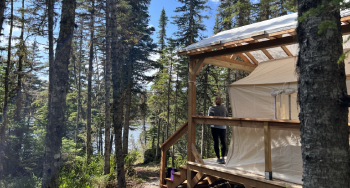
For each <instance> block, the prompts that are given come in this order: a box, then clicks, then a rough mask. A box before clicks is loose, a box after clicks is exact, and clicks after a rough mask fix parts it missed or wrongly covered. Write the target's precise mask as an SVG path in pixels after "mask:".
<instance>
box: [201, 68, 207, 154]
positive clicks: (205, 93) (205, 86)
mask: <svg viewBox="0 0 350 188" xmlns="http://www.w3.org/2000/svg"><path fill="white" fill-rule="evenodd" d="M204 83H205V84H204V96H203V115H204V116H207V115H208V109H207V90H208V85H207V84H206V83H208V66H207V67H206V68H205V72H204ZM206 126H207V125H205V124H202V135H201V136H202V138H201V155H202V156H203V157H204V154H205V149H204V148H205V147H204V140H206V139H204V138H205V127H206Z"/></svg>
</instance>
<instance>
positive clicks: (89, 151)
mask: <svg viewBox="0 0 350 188" xmlns="http://www.w3.org/2000/svg"><path fill="white" fill-rule="evenodd" d="M94 14H95V0H92V1H91V12H90V45H89V46H90V52H89V54H90V55H89V71H88V100H87V113H86V115H87V117H86V121H87V122H86V157H87V162H88V163H90V158H91V155H92V143H91V97H92V96H91V95H92V93H91V92H92V91H91V89H92V86H91V84H92V74H93V65H92V61H93V59H94V37H95V34H94V32H95V28H94V24H95V15H94Z"/></svg>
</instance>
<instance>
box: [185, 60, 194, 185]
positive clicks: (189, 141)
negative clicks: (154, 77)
mask: <svg viewBox="0 0 350 188" xmlns="http://www.w3.org/2000/svg"><path fill="white" fill-rule="evenodd" d="M189 61H190V62H189V75H188V79H189V83H188V85H189V86H188V134H187V135H188V138H187V161H190V162H194V160H195V159H194V156H193V154H192V144H195V141H196V124H195V123H194V122H193V119H192V116H193V115H194V114H195V113H196V84H195V81H196V76H195V74H194V67H195V61H194V60H193V59H192V58H189ZM193 176H194V175H193V173H192V172H191V170H190V169H187V180H188V181H187V187H188V188H189V187H191V181H190V180H192V178H193Z"/></svg>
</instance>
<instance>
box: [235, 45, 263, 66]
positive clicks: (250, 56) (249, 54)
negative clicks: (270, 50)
mask: <svg viewBox="0 0 350 188" xmlns="http://www.w3.org/2000/svg"><path fill="white" fill-rule="evenodd" d="M236 45H237V46H242V44H241V43H238V44H236ZM245 54H246V55H247V56H248V57H249V59H250V60H252V61H253V63H254V64H256V65H258V64H259V62H258V61H257V60H256V59H255V57H254V56H253V55H252V54H251V53H249V52H246V53H245ZM242 55H243V53H242ZM247 61H248V62H250V61H249V60H247Z"/></svg>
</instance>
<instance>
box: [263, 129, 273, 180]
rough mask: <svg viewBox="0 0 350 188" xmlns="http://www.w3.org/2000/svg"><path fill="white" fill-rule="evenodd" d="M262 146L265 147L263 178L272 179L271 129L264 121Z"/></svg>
mask: <svg viewBox="0 0 350 188" xmlns="http://www.w3.org/2000/svg"><path fill="white" fill-rule="evenodd" d="M264 148H265V179H267V180H272V164H271V130H270V127H269V123H268V122H264Z"/></svg>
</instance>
